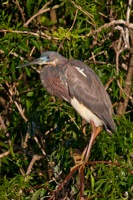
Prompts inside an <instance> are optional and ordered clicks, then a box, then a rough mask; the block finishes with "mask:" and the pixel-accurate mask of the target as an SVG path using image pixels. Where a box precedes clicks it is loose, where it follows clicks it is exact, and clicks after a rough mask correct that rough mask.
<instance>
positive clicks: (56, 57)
mask: <svg viewBox="0 0 133 200" xmlns="http://www.w3.org/2000/svg"><path fill="white" fill-rule="evenodd" d="M64 60H66V58H64V57H63V56H62V55H60V54H59V53H57V52H54V51H46V52H44V53H42V54H41V56H40V58H37V59H35V60H33V61H30V62H27V63H25V64H22V65H20V66H18V67H17V68H21V67H26V66H30V65H36V64H37V65H52V66H56V65H58V64H59V63H60V62H62V61H64Z"/></svg>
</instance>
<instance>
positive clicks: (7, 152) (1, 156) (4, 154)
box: [0, 150, 10, 158]
mask: <svg viewBox="0 0 133 200" xmlns="http://www.w3.org/2000/svg"><path fill="white" fill-rule="evenodd" d="M9 154H10V151H9V150H8V151H6V152H4V153H1V154H0V158H3V157H6V156H8V155H9Z"/></svg>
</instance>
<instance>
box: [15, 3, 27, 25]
mask: <svg viewBox="0 0 133 200" xmlns="http://www.w3.org/2000/svg"><path fill="white" fill-rule="evenodd" d="M14 3H15V4H16V5H17V7H18V9H19V11H20V13H21V16H22V20H23V22H25V17H24V12H23V9H22V8H21V6H20V4H19V1H18V0H16V2H14Z"/></svg>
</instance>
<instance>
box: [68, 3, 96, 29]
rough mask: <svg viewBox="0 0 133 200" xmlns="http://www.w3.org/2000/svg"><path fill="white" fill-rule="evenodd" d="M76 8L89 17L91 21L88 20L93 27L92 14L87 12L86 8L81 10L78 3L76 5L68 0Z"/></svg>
mask: <svg viewBox="0 0 133 200" xmlns="http://www.w3.org/2000/svg"><path fill="white" fill-rule="evenodd" d="M69 1H70V2H71V3H72V4H73V5H74V6H75V7H76V8H77V9H78V10H80V11H81V12H82V13H84V14H85V15H86V16H87V17H89V19H91V21H92V22H90V21H88V22H89V23H90V24H91V25H92V26H94V27H95V21H94V17H93V15H91V14H90V13H88V12H87V11H86V10H83V8H82V7H81V6H79V5H77V4H76V3H75V2H74V1H72V0H69Z"/></svg>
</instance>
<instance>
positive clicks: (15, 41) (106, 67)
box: [0, 0, 133, 200]
mask: <svg viewBox="0 0 133 200" xmlns="http://www.w3.org/2000/svg"><path fill="white" fill-rule="evenodd" d="M111 2H112V1H111ZM46 3H48V6H46V7H45V8H44V9H46V10H45V12H42V13H40V15H38V16H36V17H35V14H36V13H38V12H39V10H40V9H41V8H42V7H43V6H44V5H45V4H46ZM52 8H54V11H55V13H54V14H55V15H54V14H53V13H52V11H53V9H52ZM127 8H128V3H127V1H125V0H124V1H119V0H117V1H115V3H114V2H112V3H110V1H109V2H108V4H107V2H106V1H102V0H101V1H86V0H84V1H81V0H76V1H69V0H65V1H63V0H58V1H57V0H56V1H51V3H50V1H48V0H39V1H35V0H27V1H21V0H18V1H2V4H1V8H0V36H1V37H0V61H1V62H0V69H1V73H0V92H1V96H0V109H1V112H0V114H1V115H0V123H1V125H0V159H1V160H0V199H2V200H8V199H18V200H19V199H20V200H23V199H26V200H29V199H32V200H37V199H48V197H50V196H51V195H52V191H53V190H56V189H57V187H58V186H59V185H60V184H61V183H62V181H63V180H64V179H65V177H66V176H67V175H68V173H69V172H70V169H71V168H72V167H73V166H74V160H73V154H74V150H75V149H78V150H79V151H81V152H83V150H84V148H85V147H86V145H87V143H88V140H89V137H90V132H91V129H90V127H89V125H88V124H87V125H85V128H86V134H83V133H82V132H83V125H82V124H83V121H82V119H81V117H80V116H79V115H78V114H77V113H76V112H75V111H74V109H73V108H72V107H71V106H70V105H69V104H68V103H67V102H64V101H62V100H60V99H56V98H54V97H52V96H50V95H49V94H48V93H47V92H46V90H45V89H44V88H43V87H42V85H41V82H40V78H39V74H38V73H37V72H36V70H40V68H39V67H38V69H37V68H36V66H35V68H32V67H25V68H20V69H18V68H16V67H17V66H19V65H20V64H22V63H24V62H26V61H30V60H32V59H33V58H37V57H39V55H40V53H41V52H42V51H47V50H52V51H59V53H61V54H62V55H64V56H65V57H67V58H71V57H74V58H76V59H79V60H81V61H84V62H85V63H86V64H87V65H89V66H90V67H91V68H92V69H93V70H94V71H95V72H96V74H97V75H98V76H99V78H100V79H101V81H102V82H103V84H104V85H106V84H107V83H109V82H110V80H112V81H111V82H110V83H109V84H108V85H109V87H108V88H107V91H108V93H109V95H110V97H111V99H112V103H113V104H114V111H115V113H117V110H118V108H119V106H120V103H121V102H123V101H124V99H126V98H127V95H126V93H124V92H123V91H122V90H121V89H120V87H118V80H119V82H120V85H121V87H122V88H124V87H125V85H126V82H125V80H126V77H127V72H128V70H124V68H122V67H120V66H122V63H124V64H125V65H126V66H128V62H129V57H130V56H129V49H125V50H124V51H122V53H120V57H119V63H118V64H119V73H117V71H116V64H117V62H116V51H115V50H116V49H117V48H114V47H115V45H117V43H118V41H119V39H121V32H120V31H119V29H118V30H114V29H113V26H111V27H108V28H105V27H104V29H101V31H97V32H95V31H96V30H98V28H99V27H101V26H103V25H104V24H106V23H108V22H110V21H111V19H112V18H113V19H114V20H115V19H118V20H119V19H123V20H124V19H125V18H126V12H127ZM47 9H48V10H47ZM43 11H44V10H43ZM111 14H112V16H110V15H111ZM33 16H34V19H32V18H31V17H33ZM55 16H56V17H55ZM111 17H112V18H111ZM131 17H132V12H131ZM29 19H30V20H31V21H30V22H29V23H27V22H28V20H29ZM120 25H121V24H120ZM123 27H124V25H122V26H121V28H123ZM124 28H125V27H124ZM123 30H125V29H123ZM123 46H124V43H123ZM117 53H118V52H117ZM132 89H133V87H132V85H131V91H130V95H131V94H132ZM130 95H129V96H130ZM132 110H133V108H132V101H131V98H130V99H129V101H128V104H127V107H126V112H125V113H124V115H122V116H121V117H118V116H116V117H115V123H116V127H117V130H116V132H115V133H114V135H113V136H112V137H111V136H109V135H108V134H107V133H106V132H105V131H102V133H101V134H100V135H99V136H98V138H97V139H96V141H95V144H94V145H93V148H92V151H91V156H90V160H89V161H90V162H91V163H90V164H89V165H88V166H85V184H84V187H85V188H84V194H85V197H86V198H88V199H95V200H97V199H105V200H106V199H112V200H114V199H132V198H133V120H132V119H133V118H132V114H131V111H132ZM96 161H99V162H96ZM108 161H111V163H108ZM65 197H66V198H67V199H79V184H78V174H77V173H75V174H74V175H73V178H72V179H70V180H69V181H68V182H67V183H66V184H65V186H64V187H63V189H62V190H61V191H60V192H59V193H58V194H57V199H64V198H65Z"/></svg>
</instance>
